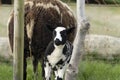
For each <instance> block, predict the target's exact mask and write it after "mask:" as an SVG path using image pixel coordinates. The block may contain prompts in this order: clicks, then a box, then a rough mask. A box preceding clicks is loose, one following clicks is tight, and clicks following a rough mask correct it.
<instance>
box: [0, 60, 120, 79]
mask: <svg viewBox="0 0 120 80" xmlns="http://www.w3.org/2000/svg"><path fill="white" fill-rule="evenodd" d="M38 70H39V72H38V75H39V76H38V79H39V80H42V77H41V75H42V74H41V68H40V65H39V69H38ZM27 72H28V75H27V80H33V71H32V65H31V62H30V61H29V62H28V69H27ZM12 74H13V71H12V65H11V64H10V63H3V62H2V63H0V80H12ZM77 80H120V64H117V63H115V64H112V63H111V62H107V63H106V62H105V61H103V60H97V61H95V60H88V59H87V60H83V61H81V62H80V66H79V73H78V75H77Z"/></svg>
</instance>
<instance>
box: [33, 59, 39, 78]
mask: <svg viewBox="0 0 120 80" xmlns="http://www.w3.org/2000/svg"><path fill="white" fill-rule="evenodd" d="M37 69H38V59H37V58H36V57H34V59H33V71H34V80H37V77H38V70H37Z"/></svg>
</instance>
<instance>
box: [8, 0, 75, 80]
mask: <svg viewBox="0 0 120 80" xmlns="http://www.w3.org/2000/svg"><path fill="white" fill-rule="evenodd" d="M13 15H14V12H13V13H12V14H11V15H10V18H9V21H8V31H9V33H8V35H9V41H10V46H11V49H12V51H13V37H14V34H13V33H14V16H13ZM24 19H25V22H24V24H25V26H24V80H26V68H27V61H26V59H27V57H29V56H32V57H33V70H34V72H35V73H36V71H37V66H38V61H39V60H40V61H42V60H43V56H44V52H45V49H46V47H47V45H48V43H49V42H50V41H51V40H52V31H50V30H54V29H55V28H56V27H57V26H64V27H66V29H70V28H76V20H75V17H74V15H73V13H72V11H71V9H70V8H69V7H68V6H67V5H66V4H65V3H63V2H62V1H61V0H26V1H25V14H24ZM74 34H75V29H74V30H72V31H71V33H69V34H68V35H67V40H69V41H71V42H72V41H73V40H74Z"/></svg>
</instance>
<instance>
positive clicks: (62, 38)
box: [53, 27, 67, 46]
mask: <svg viewBox="0 0 120 80" xmlns="http://www.w3.org/2000/svg"><path fill="white" fill-rule="evenodd" d="M66 37H67V32H66V28H64V27H57V28H56V29H55V30H54V31H53V38H54V43H55V45H57V46H59V45H64V44H65V42H66Z"/></svg>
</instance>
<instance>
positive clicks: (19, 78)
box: [13, 0, 24, 80]
mask: <svg viewBox="0 0 120 80" xmlns="http://www.w3.org/2000/svg"><path fill="white" fill-rule="evenodd" d="M23 44H24V0H14V51H13V54H14V60H13V66H14V67H13V70H14V72H13V79H14V80H23V52H24V45H23Z"/></svg>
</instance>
